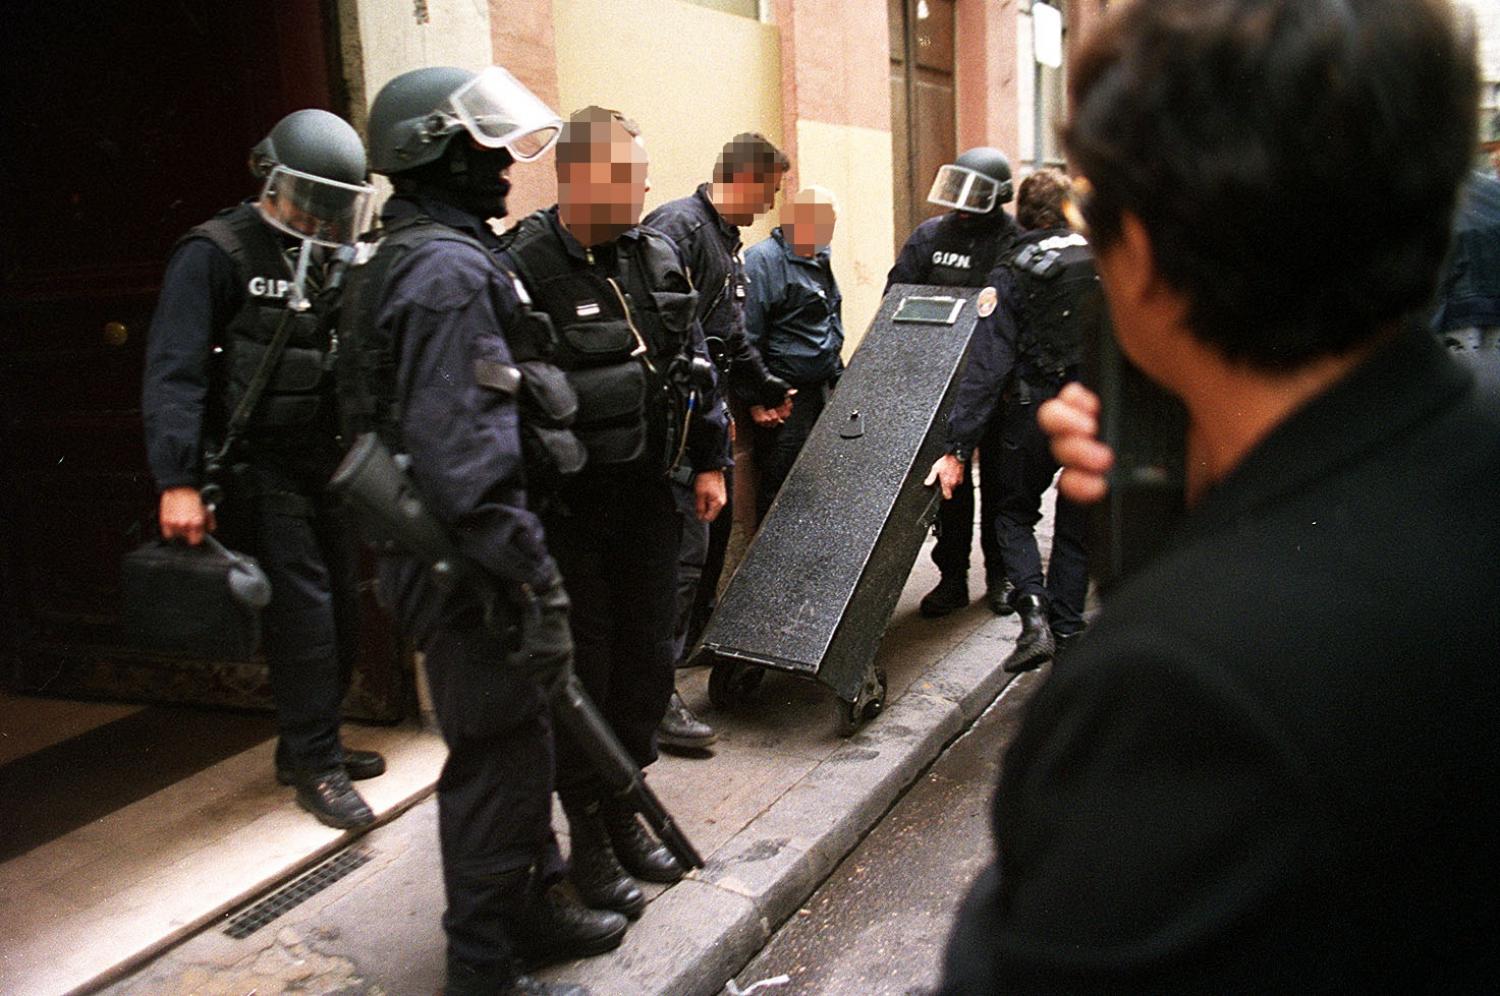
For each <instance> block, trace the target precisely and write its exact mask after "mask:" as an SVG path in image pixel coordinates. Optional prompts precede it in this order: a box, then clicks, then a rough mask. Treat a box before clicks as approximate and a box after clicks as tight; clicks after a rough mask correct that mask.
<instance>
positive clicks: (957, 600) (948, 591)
mask: <svg viewBox="0 0 1500 996" xmlns="http://www.w3.org/2000/svg"><path fill="white" fill-rule="evenodd" d="M968 604H969V579H968V578H966V577H964V576H963V575H961V574H944V575H943V579H942V580H941V581H939V582H938V583H937V587H936V588H934V589H932V590H931V591H929V592H928V593H927V594H925V595H923V596H922V604H921V605H920V606H918V610H919V611H920V612H921V613H922V615H924V616H926V617H927V618H928V619H936V618H938V617H939V616H946V615H948V614H949V613H950V612H957V611H958V610H959V609H962V608H966V607H967V606H968Z"/></svg>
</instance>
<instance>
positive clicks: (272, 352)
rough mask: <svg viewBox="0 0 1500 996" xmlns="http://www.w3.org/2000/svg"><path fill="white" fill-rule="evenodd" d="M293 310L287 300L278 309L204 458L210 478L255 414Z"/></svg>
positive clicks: (277, 360) (286, 336) (281, 350)
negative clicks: (218, 438)
mask: <svg viewBox="0 0 1500 996" xmlns="http://www.w3.org/2000/svg"><path fill="white" fill-rule="evenodd" d="M294 313H295V312H294V311H293V309H292V307H291V305H290V303H288V304H287V306H286V307H285V308H283V309H282V313H281V320H280V321H279V322H277V324H276V332H275V333H274V334H273V335H272V336H271V342H270V344H269V345H267V346H266V351H265V353H264V354H262V356H261V358H260V365H259V366H257V367H256V368H255V374H254V376H252V377H251V378H250V383H249V385H247V386H246V388H245V393H244V395H243V396H241V398H240V403H239V404H238V405H236V406H235V409H234V413H233V414H232V415H230V416H229V424H228V425H227V426H226V427H225V429H224V442H223V443H222V444H221V445H220V446H219V448H218V450H217V451H215V452H214V453H213V455H211V456H210V457H209V458H208V460H207V461H206V462H205V468H204V469H205V473H206V476H207V477H208V478H209V480H210V481H211V482H213V481H214V479H215V478H217V477H218V475H219V474H221V473H223V470H224V463H225V461H227V460H228V459H229V456H230V454H231V453H233V452H234V448H235V446H236V445H237V444H238V443H239V441H240V437H242V436H243V435H244V434H245V427H246V426H248V425H249V424H250V417H251V416H252V415H254V414H255V407H256V405H258V404H260V398H261V395H262V394H264V393H265V391H266V385H267V384H269V383H270V382H271V374H272V373H274V372H275V370H276V367H277V365H278V364H280V363H281V356H282V354H283V353H285V352H286V344H287V342H288V341H289V340H290V339H291V337H292V315H293V314H294Z"/></svg>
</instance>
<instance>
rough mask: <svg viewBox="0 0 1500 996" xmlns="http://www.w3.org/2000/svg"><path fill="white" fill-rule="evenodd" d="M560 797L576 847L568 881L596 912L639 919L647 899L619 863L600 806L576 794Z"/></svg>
mask: <svg viewBox="0 0 1500 996" xmlns="http://www.w3.org/2000/svg"><path fill="white" fill-rule="evenodd" d="M560 797H561V799H562V804H563V812H564V813H565V814H567V817H568V836H569V839H570V841H571V842H572V847H573V849H572V853H571V854H570V855H569V864H570V865H571V868H570V869H569V871H568V878H569V880H571V881H572V883H573V887H574V888H575V889H577V890H578V897H579V898H580V899H582V900H583V901H584V903H585V904H586V905H587V906H590V907H592V908H593V909H599V910H616V911H618V912H620V913H624V914H625V915H626V916H628V917H630V919H632V920H634V919H636V918H637V917H639V916H640V915H641V913H642V911H644V910H645V908H646V896H645V894H644V893H642V892H641V888H640V886H638V885H636V884H635V882H633V881H631V878H630V876H629V875H627V874H625V869H623V868H621V867H620V862H619V861H618V860H616V859H615V852H614V848H613V847H612V846H611V845H610V842H609V834H608V833H606V832H605V829H604V818H603V816H602V815H601V814H600V808H601V804H600V802H599V801H598V800H597V799H591V798H587V797H584V796H580V795H578V794H576V793H573V792H564V793H560Z"/></svg>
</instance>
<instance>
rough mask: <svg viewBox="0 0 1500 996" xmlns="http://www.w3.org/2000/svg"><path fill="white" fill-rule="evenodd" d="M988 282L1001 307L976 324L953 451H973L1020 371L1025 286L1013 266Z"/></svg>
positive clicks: (953, 425)
mask: <svg viewBox="0 0 1500 996" xmlns="http://www.w3.org/2000/svg"><path fill="white" fill-rule="evenodd" d="M984 286H986V287H993V288H995V292H996V294H997V295H998V298H999V300H998V302H997V304H996V306H995V310H994V311H993V312H992V313H991V314H990V315H989V316H988V317H986V318H981V319H979V324H977V325H975V326H974V337H973V340H972V342H971V344H970V346H969V361H968V364H967V365H966V366H965V367H964V372H963V376H962V379H960V380H959V382H958V393H957V395H956V396H955V397H954V400H953V407H952V409H950V410H949V412H948V444H949V447H950V449H953V448H957V449H962V450H963V451H964V452H965V453H969V452H972V451H973V450H974V447H976V446H978V445H979V441H980V440H981V439H982V438H983V437H984V430H985V429H986V428H987V427H988V426H989V424H990V420H991V419H993V418H994V417H995V414H996V411H997V410H998V408H999V406H1000V397H1001V395H1002V394H1003V393H1004V392H1005V388H1006V387H1007V385H1008V384H1009V383H1010V380H1011V377H1012V376H1013V375H1014V374H1015V373H1016V372H1017V370H1016V366H1017V361H1018V345H1019V342H1020V335H1021V328H1022V325H1023V322H1024V321H1025V315H1024V311H1023V305H1022V300H1023V299H1022V296H1021V290H1020V286H1019V285H1018V284H1017V282H1016V278H1015V274H1014V273H1012V272H1011V269H1010V267H1009V265H1004V264H1002V265H1000V266H997V267H995V268H994V269H993V270H991V271H990V275H989V277H988V278H987V279H986V281H985V284H984Z"/></svg>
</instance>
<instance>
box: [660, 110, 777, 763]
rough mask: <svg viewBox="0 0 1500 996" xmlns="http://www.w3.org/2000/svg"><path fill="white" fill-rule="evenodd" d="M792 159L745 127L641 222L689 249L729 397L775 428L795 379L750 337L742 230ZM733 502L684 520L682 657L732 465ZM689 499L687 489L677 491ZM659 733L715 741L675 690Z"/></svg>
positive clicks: (702, 743) (770, 198)
mask: <svg viewBox="0 0 1500 996" xmlns="http://www.w3.org/2000/svg"><path fill="white" fill-rule="evenodd" d="M790 166H791V163H790V161H789V160H788V159H787V157H786V154H785V153H784V152H782V151H781V150H780V149H778V148H776V146H774V145H772V144H771V142H770V141H769V140H768V139H767V138H766V137H765V136H764V135H758V134H755V133H753V132H745V133H743V134H739V135H736V136H734V138H732V139H730V140H729V141H728V142H726V143H725V145H724V148H723V151H721V152H720V153H719V157H718V160H717V161H716V162H715V163H714V170H713V181H712V182H710V183H704V184H701V185H699V187H698V189H697V190H696V191H694V192H693V193H692V194H689V195H688V196H687V197H679V198H678V199H676V200H673V201H668V202H667V203H665V204H663V205H661V206H660V207H658V208H657V209H656V210H654V211H652V212H651V213H650V214H648V215H646V218H645V221H644V222H643V223H644V224H645V225H647V226H648V227H650V228H653V229H655V230H656V231H658V232H661V233H662V234H663V235H665V236H667V238H669V239H671V240H672V241H673V242H675V243H676V244H677V248H678V249H680V250H681V251H682V253H683V255H684V256H686V257H687V261H688V267H689V269H690V272H691V273H692V278H693V285H694V287H696V288H697V290H698V312H697V314H698V320H699V321H700V322H701V323H702V324H703V334H704V336H705V337H706V339H707V342H708V346H709V353H710V355H712V356H713V359H714V363H715V364H716V366H717V367H718V370H719V377H720V381H721V382H723V383H727V385H728V388H729V390H728V392H727V395H728V397H726V399H725V400H726V402H727V401H728V400H729V399H730V398H732V399H733V400H734V401H735V402H736V405H737V407H738V408H739V409H741V410H742V411H748V413H749V414H750V418H751V420H752V422H753V423H754V424H755V425H758V426H766V427H773V426H776V425H780V424H781V423H782V422H784V421H785V420H786V419H787V418H788V417H789V416H790V415H791V405H792V400H791V395H792V392H791V390H790V388H789V386H788V384H787V383H786V382H785V381H784V380H782V379H781V378H779V377H775V376H773V375H772V374H771V373H770V371H768V370H767V369H766V365H765V363H764V361H763V360H762V359H761V355H760V352H759V351H758V350H757V349H756V348H755V346H754V345H753V344H752V343H751V342H750V340H749V339H748V338H747V337H746V335H745V319H744V308H745V297H746V280H745V266H744V257H743V255H742V254H741V251H740V250H741V242H740V228H741V227H742V226H745V225H749V224H750V223H752V222H753V221H755V219H756V217H758V216H759V215H762V214H765V213H766V212H767V211H769V210H770V209H771V206H772V205H773V204H775V203H776V191H777V190H778V189H780V187H781V181H782V179H783V178H784V177H785V176H786V172H787V170H788V169H789V168H790ZM725 480H726V486H725V495H726V497H727V498H728V499H729V500H730V505H729V506H726V507H725V509H724V511H723V512H722V513H720V514H719V516H718V518H716V519H714V521H713V522H712V523H709V524H708V525H698V524H695V523H693V522H691V521H689V522H686V523H685V524H684V528H683V531H682V550H681V552H680V556H679V562H678V600H679V604H678V608H677V627H676V652H677V657H678V660H679V662H680V661H681V659H682V657H683V655H684V654H686V653H687V652H688V651H689V650H690V649H691V648H692V646H693V644H694V643H696V642H697V640H698V635H699V634H700V633H701V632H702V631H703V627H704V626H705V625H706V624H707V623H708V617H709V616H710V615H712V614H713V610H714V605H715V603H716V601H717V599H718V590H719V576H720V574H722V573H723V570H724V555H725V552H726V551H727V550H728V549H729V534H730V530H731V529H732V528H733V526H734V509H733V498H734V479H733V476H732V471H731V470H730V468H728V467H726V468H725ZM679 494H681V495H682V496H683V497H684V498H686V497H687V492H686V491H685V490H680V491H679ZM658 738H659V739H660V741H661V742H662V743H663V744H666V745H668V746H673V747H687V748H701V747H706V746H708V745H709V744H711V743H713V742H714V740H715V739H716V734H715V733H714V730H713V728H712V727H710V726H709V725H708V724H707V723H704V722H702V721H701V720H699V719H698V718H697V717H696V716H694V715H693V714H692V713H691V712H690V711H689V710H688V708H687V706H686V705H685V704H684V703H683V701H682V697H681V696H679V695H677V694H676V693H675V692H674V693H673V695H672V701H671V704H670V706H669V708H668V710H667V715H666V717H665V718H664V719H663V720H662V727H661V729H660V730H659V731H658Z"/></svg>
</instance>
